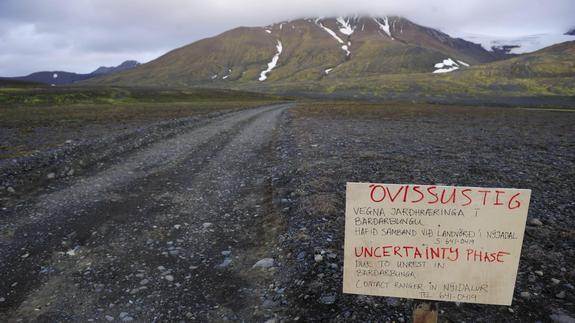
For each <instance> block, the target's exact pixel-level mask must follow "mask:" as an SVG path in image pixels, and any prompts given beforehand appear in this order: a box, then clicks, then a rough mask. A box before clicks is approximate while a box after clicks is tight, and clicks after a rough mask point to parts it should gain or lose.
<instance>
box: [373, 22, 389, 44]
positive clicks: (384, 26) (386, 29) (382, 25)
mask: <svg viewBox="0 0 575 323" xmlns="http://www.w3.org/2000/svg"><path fill="white" fill-rule="evenodd" d="M380 19H381V21H379V20H380ZM373 21H375V23H376V24H377V25H378V26H379V29H381V30H383V32H385V33H386V34H387V35H388V36H389V38H391V39H393V37H392V36H391V31H390V30H389V19H388V18H387V17H383V18H373Z"/></svg>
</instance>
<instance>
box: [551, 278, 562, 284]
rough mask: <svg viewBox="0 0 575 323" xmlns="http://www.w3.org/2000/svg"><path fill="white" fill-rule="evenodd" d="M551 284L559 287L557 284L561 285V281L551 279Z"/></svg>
mask: <svg viewBox="0 0 575 323" xmlns="http://www.w3.org/2000/svg"><path fill="white" fill-rule="evenodd" d="M551 282H552V283H553V284H554V285H557V284H559V283H560V282H561V281H560V280H559V279H557V278H551Z"/></svg>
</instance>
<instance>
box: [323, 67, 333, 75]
mask: <svg viewBox="0 0 575 323" xmlns="http://www.w3.org/2000/svg"><path fill="white" fill-rule="evenodd" d="M333 69H334V68H333V67H332V68H328V69H326V70H325V71H323V72H324V73H325V75H328V74H329V72H331V71H332V70H333Z"/></svg>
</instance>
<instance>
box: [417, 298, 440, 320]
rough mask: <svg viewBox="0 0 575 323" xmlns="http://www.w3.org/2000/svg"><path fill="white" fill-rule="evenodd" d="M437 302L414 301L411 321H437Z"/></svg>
mask: <svg viewBox="0 0 575 323" xmlns="http://www.w3.org/2000/svg"><path fill="white" fill-rule="evenodd" d="M438 312H439V304H438V303H437V302H424V301H420V302H416V303H415V307H414V308H413V323H437V322H438V318H439V314H438Z"/></svg>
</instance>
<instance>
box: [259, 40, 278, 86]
mask: <svg viewBox="0 0 575 323" xmlns="http://www.w3.org/2000/svg"><path fill="white" fill-rule="evenodd" d="M276 49H277V51H278V52H277V53H276V54H275V55H274V57H273V58H272V61H271V62H269V63H268V68H267V69H266V70H265V71H262V72H261V74H260V78H259V80H260V82H261V81H265V80H266V79H267V78H268V74H269V72H271V71H272V70H273V69H274V68H275V67H276V66H277V64H278V60H279V59H280V55H281V53H282V50H283V46H282V42H281V41H279V40H278V44H277V45H276Z"/></svg>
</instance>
